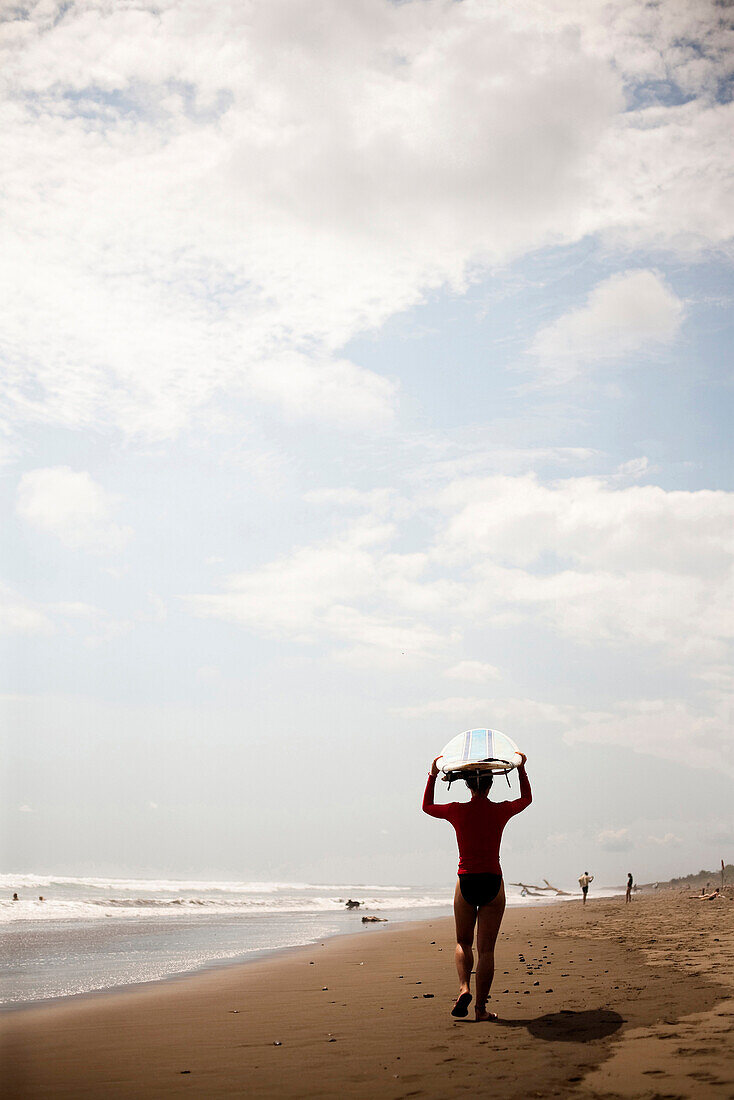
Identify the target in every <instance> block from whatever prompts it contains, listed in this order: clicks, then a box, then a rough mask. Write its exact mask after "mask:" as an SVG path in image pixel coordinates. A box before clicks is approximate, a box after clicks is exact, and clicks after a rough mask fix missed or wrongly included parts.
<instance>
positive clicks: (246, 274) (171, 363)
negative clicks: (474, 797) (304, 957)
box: [0, 0, 734, 884]
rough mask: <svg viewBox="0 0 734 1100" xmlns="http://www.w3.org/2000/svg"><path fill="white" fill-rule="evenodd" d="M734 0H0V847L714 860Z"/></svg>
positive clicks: (726, 502) (557, 867) (12, 854)
mask: <svg viewBox="0 0 734 1100" xmlns="http://www.w3.org/2000/svg"><path fill="white" fill-rule="evenodd" d="M731 13H732V9H731V8H730V7H729V6H728V5H726V4H720V3H716V2H714V0H667V2H666V3H665V4H658V3H651V2H646V0H584V2H581V0H527V2H526V3H523V4H521V5H518V4H517V3H515V2H514V0H491V2H490V0H461V2H458V0H403V2H400V3H397V2H388V0H309V2H308V3H304V2H303V0H236V2H235V0H219V2H217V3H216V4H212V3H210V2H207V0H162V2H159V3H149V2H146V0H64V2H62V3H59V2H55V0H38V2H36V3H33V2H28V3H17V4H13V3H6V4H4V5H3V7H2V14H1V18H2V22H1V23H0V50H1V51H2V63H1V64H0V86H1V91H0V96H1V98H0V112H1V118H2V126H0V133H2V135H3V136H2V138H0V142H1V143H2V148H1V149H0V174H1V176H2V180H1V183H0V186H1V187H2V193H3V196H4V198H3V213H2V222H1V224H0V234H1V238H0V240H1V246H0V300H1V301H2V307H3V308H2V318H3V322H2V326H1V331H0V364H1V365H2V376H3V385H2V402H1V404H0V427H1V428H2V436H1V437H0V461H1V463H2V465H1V466H0V494H1V495H2V504H3V514H4V517H5V519H4V522H3V526H2V532H1V533H0V555H1V557H2V582H1V584H0V630H1V631H2V654H3V659H2V680H1V682H0V711H1V712H2V731H3V732H2V741H3V759H4V765H3V773H2V785H3V793H4V797H3V810H2V835H3V837H4V838H5V839H4V843H3V850H2V855H1V857H0V858H1V859H2V864H3V869H4V870H8V871H17V872H19V873H20V872H23V871H36V872H42V873H45V872H54V873H58V874H62V873H63V874H71V875H74V874H86V875H89V874H99V875H110V874H130V873H134V874H136V875H147V876H151V877H155V876H157V875H161V874H168V875H177V876H181V877H186V876H191V877H194V878H197V879H201V878H202V877H205V876H207V875H211V876H219V877H221V876H227V877H232V878H237V879H256V880H266V881H271V880H279V881H301V882H307V881H312V882H336V881H342V882H381V883H415V884H422V883H426V884H438V883H444V882H445V883H447V884H450V882H451V876H452V875H453V873H454V870H455V858H456V857H455V850H454V839H453V835H452V831H451V829H450V828H448V827H447V826H446V825H445V823H443V822H439V821H434V820H431V819H429V818H427V817H425V816H424V815H422V814H421V812H420V800H421V795H422V790H423V786H424V783H425V776H426V773H427V770H428V767H429V765H430V762H431V760H432V758H433V757H434V756H436V755H437V754H438V753H439V752H440V750H441V748H442V747H443V745H444V744H445V743H446V742H447V741H449V740H450V738H451V737H452V736H454V735H455V734H456V733H458V732H460V731H462V730H464V729H467V728H471V727H474V726H490V727H493V728H495V729H500V730H503V731H505V732H506V733H508V734H509V735H510V736H511V737H512V738H513V739H514V740H515V741H516V742H517V743H518V745H519V746H520V748H521V749H522V750H523V751H524V752H525V753H526V754H527V756H528V773H529V775H530V778H531V781H532V783H533V789H534V803H533V805H532V807H531V808H530V809H529V810H528V811H526V812H525V813H524V814H523V815H522V816H521V817H519V818H517V819H515V820H514V821H512V822H511V823H510V825H509V826H508V829H507V832H506V836H505V841H504V847H503V862H504V868H505V874H506V876H507V878H508V879H509V880H511V881H514V880H519V879H522V880H523V881H539V879H540V878H542V877H547V878H549V879H550V880H551V881H556V882H559V883H562V884H571V883H574V882H575V880H576V878H577V877H578V875H579V874H580V873H581V871H583V870H586V869H588V870H590V871H591V872H592V873H595V874H596V876H597V881H598V882H601V883H604V882H606V883H611V884H615V883H618V882H621V881H622V880H623V879H624V876H625V874H626V873H627V871H628V870H631V871H633V873H634V875H635V878H636V879H638V881H651V880H656V879H665V878H668V877H669V876H671V875H677V874H682V873H686V872H688V871H697V870H699V868H707V869H709V868H714V867H716V866H718V862H719V860H720V859H721V858H723V859H725V860H726V861H728V862H732V860H733V859H734V822H733V821H732V814H731V806H732V779H733V778H734V746H733V744H732V731H731V703H732V697H733V695H734V664H733V662H732V634H733V633H734V614H733V613H732V594H733V591H734V523H733V522H732V521H733V520H734V484H733V483H732V445H731V434H732V433H731V422H732V421H731V416H732V372H731V347H732V327H733V321H732V317H733V312H732V301H733V299H734V265H733V264H732V260H733V259H734V249H733V248H732V236H733V234H734V195H733V190H734V189H733V187H732V178H733V174H732V151H731V150H732V145H731V134H732V132H733V129H734V106H733V104H732V95H731V89H732V70H733V67H734V66H733V61H734V28H733V27H732V21H731ZM513 789H514V788H513ZM504 790H507V788H506V787H505V788H504ZM455 792H456V787H454V788H453V789H452V797H454V796H455ZM508 793H509V792H508ZM456 797H462V796H461V795H458V796H456ZM497 797H503V789H502V788H501V787H499V788H498V794H497Z"/></svg>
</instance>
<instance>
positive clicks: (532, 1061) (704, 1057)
mask: <svg viewBox="0 0 734 1100" xmlns="http://www.w3.org/2000/svg"><path fill="white" fill-rule="evenodd" d="M732 909H734V905H732V904H731V903H727V902H721V903H714V904H709V903H705V902H704V903H697V902H695V901H688V899H685V898H681V897H679V896H671V895H668V896H666V897H665V898H660V897H656V898H640V899H636V900H635V902H634V903H633V904H632V905H631V906H625V905H624V902H623V900H622V899H605V900H592V901H590V903H589V904H588V905H587V906H586V907H582V906H581V905H580V904H579V903H576V904H569V903H567V902H563V903H559V904H546V905H543V906H542V907H538V908H533V909H524V908H515V909H511V910H508V912H507V914H506V917H505V922H504V925H503V930H502V933H501V936H500V940H499V942H498V948H497V972H496V978H495V983H494V986H493V1001H492V1006H491V1007H492V1008H493V1009H494V1011H496V1012H498V1014H499V1022H498V1023H496V1024H491V1025H478V1024H475V1023H473V1021H472V1019H471V1016H470V1018H469V1021H468V1022H463V1021H455V1020H453V1019H452V1018H451V1016H450V1015H449V1008H450V1006H451V1003H452V1001H453V997H454V995H455V992H456V978H455V973H454V968H453V922H452V921H451V919H450V918H438V919H431V920H425V921H422V920H416V921H411V922H409V923H408V922H406V923H405V924H401V925H399V926H394V927H392V928H391V927H387V928H385V926H381V927H380V928H379V929H377V928H371V929H365V930H364V931H361V930H360V931H358V932H357V933H356V934H351V933H350V934H345V935H340V936H336V937H333V938H330V939H327V940H324V941H323V945H322V944H315V945H313V944H312V945H307V946H305V947H298V948H291V949H287V950H286V951H284V952H277V955H276V954H274V955H271V956H269V957H267V958H260V959H253V960H249V961H245V962H242V963H237V964H232V965H228V966H225V967H217V968H215V969H211V970H204V971H200V972H197V973H195V974H186V975H181V976H179V977H178V978H172V979H170V980H167V981H164V982H153V983H149V984H148V985H145V986H135V987H128V988H125V989H123V990H117V991H103V992H100V993H97V994H94V995H91V994H88V995H87V994H85V995H83V996H81V997H74V998H66V999H63V1000H57V1001H55V1002H54V1003H53V1004H49V1003H46V1004H43V1003H39V1002H36V1003H35V1004H34V1005H31V1006H27V1007H26V1008H24V1009H23V1010H22V1011H13V1012H9V1013H5V1014H4V1015H3V1017H2V1019H0V1028H1V1029H2V1053H3V1075H2V1076H3V1091H5V1090H7V1095H13V1096H21V1097H24V1096H25V1097H31V1096H33V1097H37V1096H54V1097H56V1096H58V1097H72V1096H89V1097H97V1096H99V1097H102V1096H106V1097H107V1096H120V1097H123V1096H124V1097H127V1096H130V1097H132V1096H136V1097H154V1096H156V1097H157V1096H182V1095H184V1094H186V1095H189V1096H192V1095H193V1096H228V1095H232V1096H234V1095H241V1094H242V1093H243V1092H245V1091H246V1092H247V1094H248V1095H251V1096H263V1097H269V1096H273V1097H274V1096H288V1097H290V1096H292V1097H296V1096H319V1097H321V1096H327V1097H330V1096H334V1097H336V1096H343V1095H345V1094H346V1095H349V1096H355V1097H363V1096H364V1097H367V1096H373V1095H374V1092H375V1090H376V1089H377V1088H379V1090H380V1093H381V1094H382V1095H384V1096H386V1097H396V1098H397V1097H402V1096H407V1095H420V1096H426V1097H437V1098H438V1097H441V1096H446V1095H452V1094H453V1093H454V1092H456V1091H462V1090H463V1089H464V1088H467V1089H468V1088H472V1089H475V1088H480V1087H486V1086H487V1084H488V1083H490V1082H491V1087H492V1091H493V1093H494V1094H495V1095H497V1096H506V1097H515V1096H521V1095H522V1096H528V1095H534V1096H561V1095H568V1094H569V1093H570V1092H573V1094H574V1095H579V1096H650V1097H652V1096H655V1095H663V1094H665V1095H675V1096H691V1097H693V1096H696V1095H698V1096H700V1095H701V1090H702V1089H705V1090H706V1095H710V1096H722V1097H723V1096H731V1094H732V1087H733V1086H734V1056H732V1055H731V1054H730V1053H729V1050H730V1049H731V1046H732V1043H731V1039H732V1037H734V964H733V962H732V959H733V948H734V929H733V918H734V914H732Z"/></svg>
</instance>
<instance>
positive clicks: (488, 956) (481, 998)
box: [474, 882, 505, 1020]
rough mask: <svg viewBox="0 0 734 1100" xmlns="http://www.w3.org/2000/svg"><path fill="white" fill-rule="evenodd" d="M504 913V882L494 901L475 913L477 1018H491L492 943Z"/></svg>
mask: <svg viewBox="0 0 734 1100" xmlns="http://www.w3.org/2000/svg"><path fill="white" fill-rule="evenodd" d="M504 913H505V884H504V882H503V883H502V885H501V886H500V892H499V894H498V895H497V897H496V898H495V899H494V901H490V902H489V903H488V904H487V905H482V906H481V908H480V909H479V913H478V914H477V917H478V921H477V955H478V956H479V957H478V960H477V1001H476V1004H475V1006H474V1009H475V1013H476V1017H477V1020H492V1019H494V1016H493V1015H491V1014H490V1013H488V1012H487V999H488V997H489V991H490V989H491V987H492V979H493V978H494V945H495V943H496V942H497V936H498V934H499V930H500V925H501V924H502V917H503V916H504Z"/></svg>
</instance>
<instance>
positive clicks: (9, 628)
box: [0, 585, 54, 634]
mask: <svg viewBox="0 0 734 1100" xmlns="http://www.w3.org/2000/svg"><path fill="white" fill-rule="evenodd" d="M53 629H54V626H53V622H52V620H51V619H50V618H49V616H48V615H47V614H46V612H45V611H44V610H42V609H41V608H39V607H37V606H36V605H35V604H33V603H32V602H30V601H29V600H26V599H24V598H23V597H22V596H19V595H18V594H17V593H15V592H12V591H11V590H10V589H9V588H7V587H6V586H5V585H0V633H3V634H50V633H51V632H52V631H53Z"/></svg>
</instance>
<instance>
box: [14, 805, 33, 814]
mask: <svg viewBox="0 0 734 1100" xmlns="http://www.w3.org/2000/svg"><path fill="white" fill-rule="evenodd" d="M33 812H34V811H33V807H32V806H27V805H26V804H25V803H24V804H23V805H22V806H19V807H18V813H19V814H32V813H33Z"/></svg>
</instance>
